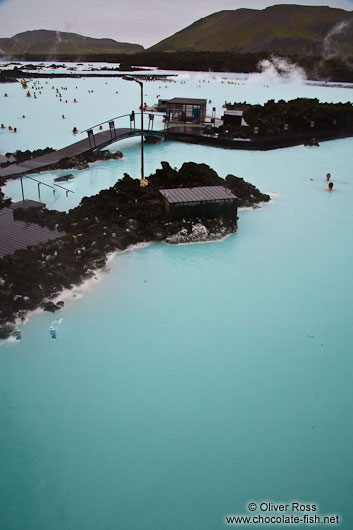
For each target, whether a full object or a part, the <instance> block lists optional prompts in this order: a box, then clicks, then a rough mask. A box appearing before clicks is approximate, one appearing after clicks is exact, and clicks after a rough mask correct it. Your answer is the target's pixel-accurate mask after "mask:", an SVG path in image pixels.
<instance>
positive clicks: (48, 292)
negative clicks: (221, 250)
mask: <svg viewBox="0 0 353 530" xmlns="http://www.w3.org/2000/svg"><path fill="white" fill-rule="evenodd" d="M147 180H148V183H149V184H148V186H147V187H141V186H140V181H139V179H132V178H131V177H130V176H129V175H127V174H125V175H124V178H123V179H122V180H120V181H118V182H117V183H116V184H115V185H114V186H113V187H111V188H110V189H107V190H102V191H101V192H100V193H98V194H97V195H95V196H93V197H84V198H83V199H82V201H81V203H80V205H79V206H77V207H76V208H73V209H72V210H70V211H69V212H68V213H66V212H58V211H55V210H47V209H37V208H30V209H20V208H18V209H16V210H14V217H15V219H21V220H25V221H27V222H32V223H37V224H39V225H41V226H46V227H48V228H50V229H54V228H55V229H57V230H59V231H61V232H64V233H65V234H66V235H65V236H64V237H61V238H59V239H56V240H54V241H48V242H46V243H44V244H40V245H36V246H33V247H29V248H27V249H21V250H17V251H16V252H15V253H14V254H13V255H11V256H5V257H4V258H2V259H1V260H0V287H1V305H0V338H2V339H4V338H7V337H9V336H10V335H11V334H13V332H14V328H15V323H16V322H17V321H18V320H23V319H25V317H26V314H27V313H28V312H29V311H33V310H35V309H37V308H42V309H44V310H46V311H56V310H58V309H60V308H62V306H63V302H61V301H59V302H56V303H54V301H53V300H54V299H57V297H58V296H59V295H60V293H62V291H63V290H64V289H70V288H72V287H73V286H74V285H79V284H81V283H82V282H84V281H85V280H87V279H88V278H90V277H92V276H93V275H94V271H95V270H97V269H103V268H104V267H105V264H106V261H107V256H108V254H109V253H111V252H114V251H118V250H125V249H126V248H127V247H129V246H131V245H134V244H137V243H144V242H151V241H166V242H169V243H185V242H195V241H206V240H216V239H219V238H222V237H224V236H225V235H227V234H230V233H232V232H235V231H236V229H237V224H236V219H234V221H233V220H226V219H196V220H180V221H170V220H169V219H168V217H167V214H166V212H165V208H164V202H163V198H162V196H161V195H160V193H159V189H161V188H173V187H193V186H215V185H223V186H225V187H227V188H229V189H230V190H231V191H232V192H233V193H234V194H235V195H236V196H237V197H238V206H253V207H254V206H255V205H256V204H258V203H260V202H264V201H269V200H270V197H269V196H268V195H265V194H263V193H261V192H260V191H259V190H258V189H257V188H256V187H255V186H253V185H252V184H249V183H247V182H245V181H244V180H243V179H242V178H239V177H235V176H233V175H228V176H227V177H226V179H225V180H223V179H221V178H220V177H219V176H218V175H217V173H216V172H215V171H214V170H212V169H211V168H210V167H209V166H207V165H206V164H195V163H192V162H189V163H184V164H183V166H182V167H181V168H180V170H179V171H178V170H176V169H172V168H171V167H170V165H169V164H168V163H167V162H162V169H158V170H157V171H156V172H155V173H154V174H152V175H151V176H150V177H148V179H147Z"/></svg>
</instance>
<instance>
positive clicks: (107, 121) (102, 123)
mask: <svg viewBox="0 0 353 530" xmlns="http://www.w3.org/2000/svg"><path fill="white" fill-rule="evenodd" d="M131 114H132V112H129V113H128V114H122V115H121V116H115V118H109V120H105V121H102V122H101V123H97V125H92V126H91V127H88V129H85V130H84V131H80V134H83V133H85V132H88V131H91V130H92V129H95V128H96V127H99V126H100V125H104V124H105V123H109V122H110V121H113V120H119V119H120V118H126V116H131ZM140 114H154V115H156V116H160V115H161V113H160V112H153V111H151V112H143V113H142V112H135V116H139V115H140Z"/></svg>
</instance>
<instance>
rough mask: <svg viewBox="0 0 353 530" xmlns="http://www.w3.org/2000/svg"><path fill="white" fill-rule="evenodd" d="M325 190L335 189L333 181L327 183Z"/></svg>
mask: <svg viewBox="0 0 353 530" xmlns="http://www.w3.org/2000/svg"><path fill="white" fill-rule="evenodd" d="M326 191H336V190H335V189H334V187H333V182H329V183H328V188H327V190H326Z"/></svg>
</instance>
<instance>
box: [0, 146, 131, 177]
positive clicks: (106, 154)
mask: <svg viewBox="0 0 353 530" xmlns="http://www.w3.org/2000/svg"><path fill="white" fill-rule="evenodd" d="M53 151H55V149H53V148H51V147H46V148H45V149H35V150H34V151H29V150H28V149H27V151H20V150H17V151H16V152H15V153H6V156H7V157H10V156H11V157H13V162H3V163H2V164H0V167H7V166H9V165H11V164H20V163H21V162H25V161H26V160H30V159H32V158H36V157H39V156H42V155H46V154H48V153H51V152H53ZM122 156H123V153H122V152H121V151H114V152H110V151H109V150H108V149H107V150H105V151H88V152H87V153H83V154H82V155H79V156H75V157H70V158H69V157H65V158H62V159H61V160H59V162H57V163H56V164H52V165H51V166H45V167H43V169H39V170H38V172H40V171H48V169H50V170H55V169H87V168H88V164H90V163H93V162H97V161H99V160H117V159H119V158H122ZM15 178H16V177H15ZM4 182H5V180H4V179H2V183H4Z"/></svg>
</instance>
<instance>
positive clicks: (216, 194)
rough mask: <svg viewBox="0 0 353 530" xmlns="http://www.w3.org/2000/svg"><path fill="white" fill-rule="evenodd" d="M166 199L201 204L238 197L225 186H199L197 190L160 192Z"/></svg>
mask: <svg viewBox="0 0 353 530" xmlns="http://www.w3.org/2000/svg"><path fill="white" fill-rule="evenodd" d="M159 191H160V193H161V194H162V195H163V197H164V198H165V199H167V201H168V202H169V204H172V203H178V202H200V201H219V200H226V199H236V196H235V195H233V193H232V192H231V191H230V190H228V189H227V188H224V187H223V186H199V187H197V188H170V189H165V190H159Z"/></svg>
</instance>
